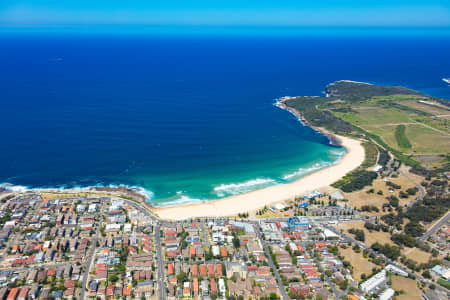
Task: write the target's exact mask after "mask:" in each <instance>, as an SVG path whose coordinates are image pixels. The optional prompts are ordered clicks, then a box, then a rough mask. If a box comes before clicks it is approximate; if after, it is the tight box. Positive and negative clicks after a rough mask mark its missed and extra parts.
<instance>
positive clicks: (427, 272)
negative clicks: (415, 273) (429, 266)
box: [422, 270, 431, 279]
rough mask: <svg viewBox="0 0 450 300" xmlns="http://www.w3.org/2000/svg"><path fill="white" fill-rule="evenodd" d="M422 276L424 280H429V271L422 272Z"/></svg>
mask: <svg viewBox="0 0 450 300" xmlns="http://www.w3.org/2000/svg"><path fill="white" fill-rule="evenodd" d="M422 276H423V277H425V278H428V279H430V278H431V274H430V271H428V270H425V271H423V273H422Z"/></svg>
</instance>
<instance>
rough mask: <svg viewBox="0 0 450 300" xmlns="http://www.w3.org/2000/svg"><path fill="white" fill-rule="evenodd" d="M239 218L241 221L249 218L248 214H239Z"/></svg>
mask: <svg viewBox="0 0 450 300" xmlns="http://www.w3.org/2000/svg"><path fill="white" fill-rule="evenodd" d="M238 217H239V218H241V219H245V218H248V213H242V214H241V213H239V214H238Z"/></svg>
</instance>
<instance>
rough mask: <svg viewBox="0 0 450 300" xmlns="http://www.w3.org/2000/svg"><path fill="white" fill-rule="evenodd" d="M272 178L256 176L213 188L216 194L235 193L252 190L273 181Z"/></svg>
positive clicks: (220, 195)
mask: <svg viewBox="0 0 450 300" xmlns="http://www.w3.org/2000/svg"><path fill="white" fill-rule="evenodd" d="M275 182H276V181H275V180H274V179H266V178H257V179H252V180H249V181H245V182H241V183H230V184H221V185H219V186H217V187H215V188H214V191H215V192H216V194H217V196H219V197H224V196H226V195H237V194H242V193H246V192H250V191H253V190H254V189H255V187H257V186H262V185H268V184H271V183H275Z"/></svg>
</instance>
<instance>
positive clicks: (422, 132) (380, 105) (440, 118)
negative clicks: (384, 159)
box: [326, 95, 450, 157]
mask: <svg viewBox="0 0 450 300" xmlns="http://www.w3.org/2000/svg"><path fill="white" fill-rule="evenodd" d="M422 99H424V98H423V97H420V98H419V97H417V96H413V95H391V96H387V97H380V96H377V97H373V98H371V99H368V100H367V101H360V102H356V103H351V111H346V110H345V109H344V108H345V107H349V106H350V105H349V104H348V103H345V102H342V101H339V102H335V103H333V104H332V105H328V106H327V107H326V109H329V110H330V111H331V112H332V113H333V114H334V115H335V116H336V117H339V118H341V119H342V120H345V121H346V122H348V123H350V124H352V125H355V126H358V127H360V128H362V129H363V130H365V131H367V132H370V133H373V134H376V135H377V136H379V137H380V138H381V139H382V140H383V141H384V142H385V143H386V144H387V145H389V146H390V147H391V148H393V149H395V150H398V151H401V152H403V153H404V154H406V155H410V156H413V157H414V156H415V155H446V154H448V153H449V152H450V119H449V118H450V111H449V110H447V109H445V108H444V107H442V106H433V105H425V104H422V103H420V102H419V101H420V100H422ZM389 102H392V103H389ZM347 110H348V109H347ZM343 111H346V112H343Z"/></svg>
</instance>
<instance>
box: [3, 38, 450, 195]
mask: <svg viewBox="0 0 450 300" xmlns="http://www.w3.org/2000/svg"><path fill="white" fill-rule="evenodd" d="M449 53H450V40H449V39H448V36H432V37H428V38H427V37H424V36H411V35H407V36H402V35H401V34H398V35H394V36H389V37H382V36H354V35H352V36H346V35H340V36H327V35H320V36H317V37H314V36H311V35H293V36H278V37H277V36H233V35H222V36H208V35H185V36H177V35H173V34H172V35H167V36H164V35H146V34H141V35H139V34H138V35H101V34H94V35H83V34H79V35H77V34H71V35H66V36H64V35H62V34H59V35H58V34H56V35H46V34H6V33H4V34H1V35H0V70H1V72H0V104H1V122H0V133H1V142H0V182H10V183H13V184H17V185H26V186H31V187H54V186H57V187H63V186H65V187H67V186H88V185H95V184H105V185H108V184H127V185H135V186H141V187H144V188H146V189H147V190H148V191H151V192H152V193H153V198H152V199H153V200H152V201H153V202H154V203H162V202H167V201H194V199H212V198H218V197H223V196H227V195H231V194H235V193H240V192H245V191H248V190H252V189H255V188H258V187H262V186H267V185H271V184H277V183H281V182H285V181H286V180H293V179H295V178H298V177H299V176H302V175H304V174H306V173H307V172H310V171H312V170H314V169H317V168H320V167H323V166H326V165H329V164H331V163H333V162H334V161H336V160H337V159H338V158H339V156H340V155H341V154H342V152H343V150H342V149H340V148H334V147H331V146H329V145H328V141H327V139H326V138H325V137H323V136H321V135H320V134H317V133H316V132H314V131H313V130H311V129H310V128H307V127H303V126H302V125H301V124H300V123H299V122H298V121H297V120H296V119H295V118H294V117H293V116H291V115H290V114H289V113H287V112H286V111H283V110H280V109H279V108H277V107H275V106H273V103H274V99H275V98H278V97H281V96H285V95H320V94H321V92H322V91H323V89H324V87H325V85H326V84H328V83H330V82H332V81H335V80H339V79H351V80H357V81H367V82H371V83H379V84H393V85H404V86H407V87H410V88H413V89H417V90H420V91H423V92H427V93H430V94H432V95H434V96H438V97H444V98H447V99H449V98H450V87H448V86H447V85H446V84H445V83H444V82H443V81H442V80H441V78H442V77H450V59H449Z"/></svg>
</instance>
